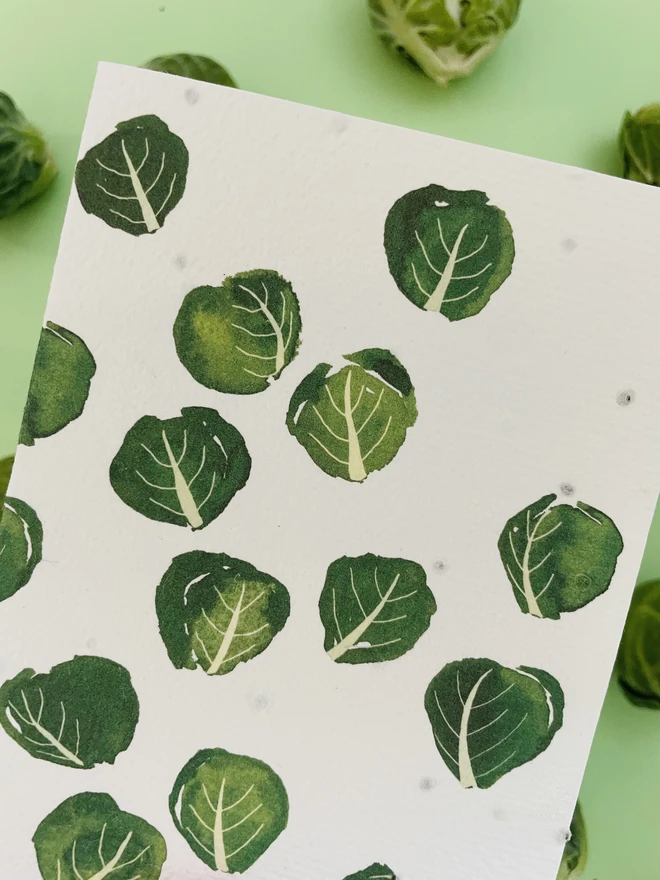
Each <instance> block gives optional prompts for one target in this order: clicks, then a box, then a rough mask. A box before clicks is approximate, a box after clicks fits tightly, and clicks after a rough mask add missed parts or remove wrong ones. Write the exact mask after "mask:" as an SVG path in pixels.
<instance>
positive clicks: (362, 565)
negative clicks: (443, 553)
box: [319, 553, 437, 663]
mask: <svg viewBox="0 0 660 880" xmlns="http://www.w3.org/2000/svg"><path fill="white" fill-rule="evenodd" d="M319 611H320V613H321V621H322V623H323V626H324V628H325V645H324V647H325V650H326V653H327V655H328V657H330V659H331V660H334V661H335V663H378V662H380V661H382V660H395V659H396V658H397V657H401V656H403V654H405V653H406V652H407V651H410V649H411V648H413V647H414V646H415V645H416V644H417V641H418V640H419V639H420V638H421V636H422V635H423V634H424V633H425V632H426V630H427V629H428V628H429V626H430V624H431V617H432V616H433V615H434V614H435V612H436V611H437V605H436V602H435V598H434V596H433V593H432V592H431V590H430V589H429V587H428V585H427V583H426V573H425V571H424V569H423V568H422V566H421V565H418V563H416V562H411V561H410V560H409V559H390V558H387V557H385V556H375V555H374V554H373V553H367V554H366V555H365V556H358V557H348V556H343V557H342V558H341V559H337V560H336V561H335V562H333V563H332V565H331V566H330V567H329V568H328V573H327V576H326V579H325V585H324V587H323V592H322V593H321V598H320V600H319Z"/></svg>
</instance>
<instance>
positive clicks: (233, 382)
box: [174, 269, 302, 394]
mask: <svg viewBox="0 0 660 880" xmlns="http://www.w3.org/2000/svg"><path fill="white" fill-rule="evenodd" d="M301 327H302V325H301V321H300V307H299V304H298V297H297V296H296V294H295V293H294V291H293V288H292V287H291V284H290V283H289V282H288V281H287V280H286V279H284V278H282V276H281V275H279V274H278V273H277V272H274V271H273V270H272V269H253V270H251V271H249V272H239V273H238V274H237V275H233V276H231V277H229V278H225V280H224V281H223V282H222V285H221V286H220V287H196V288H195V289H194V290H191V291H190V293H189V294H188V295H187V296H186V298H185V299H184V301H183V305H182V306H181V309H180V310H179V314H178V315H177V318H176V321H175V323H174V341H175V344H176V350H177V354H178V355H179V360H180V361H181V363H182V364H183V365H184V367H185V368H186V369H187V370H188V372H189V373H190V374H191V376H192V377H193V378H194V379H196V380H197V381H198V382H200V383H201V384H202V385H205V386H206V387H207V388H213V389H214V390H215V391H225V392H228V393H230V394H256V393H257V392H258V391H264V390H265V389H266V388H268V386H269V384H270V383H271V382H272V381H274V380H275V379H277V378H279V376H280V375H281V373H282V370H283V369H284V368H285V367H286V366H287V365H288V364H290V363H291V361H292V360H293V359H294V357H295V356H296V353H297V351H298V345H299V343H300V332H301Z"/></svg>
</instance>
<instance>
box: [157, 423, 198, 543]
mask: <svg viewBox="0 0 660 880" xmlns="http://www.w3.org/2000/svg"><path fill="white" fill-rule="evenodd" d="M162 433H163V444H164V445H165V452H166V453H167V458H168V460H169V462H170V467H171V468H172V472H173V473H174V488H175V489H176V496H177V498H178V499H179V504H180V505H181V512H182V513H183V515H184V516H185V518H186V519H187V520H188V522H189V523H190V525H191V527H192V528H193V529H200V528H201V527H202V526H203V525H204V520H203V519H202V518H201V516H200V515H199V510H198V509H197V505H196V504H195V499H194V498H193V495H192V492H191V491H190V486H189V485H188V483H186V479H185V477H184V476H183V474H182V473H181V468H180V467H179V462H178V461H177V460H176V458H175V457H174V453H173V452H172V447H171V446H170V442H169V440H168V439H167V434H166V433H165V431H164V430H163V432H162Z"/></svg>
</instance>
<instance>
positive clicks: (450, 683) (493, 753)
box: [424, 659, 564, 788]
mask: <svg viewBox="0 0 660 880" xmlns="http://www.w3.org/2000/svg"><path fill="white" fill-rule="evenodd" d="M424 706H425V708H426V713H427V715H428V717H429V721H430V722H431V728H432V730H433V736H434V738H435V743H436V747H437V749H438V752H439V753H440V756H441V757H442V760H443V761H444V762H445V764H446V765H447V767H448V768H449V770H450V771H451V772H452V773H453V774H454V776H455V777H456V779H458V781H459V782H460V784H461V785H462V786H463V788H490V787H491V785H494V784H495V783H496V782H497V781H498V780H499V779H501V778H502V777H503V776H505V775H506V774H507V773H509V772H510V771H511V770H513V769H515V768H516V767H520V766H522V765H523V764H526V763H527V762H528V761H531V760H533V759H534V758H536V757H537V756H538V755H540V754H541V752H543V751H545V749H547V747H548V746H549V745H550V743H551V742H552V739H553V737H554V735H555V733H557V731H558V730H559V729H560V727H561V726H562V724H563V718H564V693H563V691H562V689H561V686H560V684H559V682H558V681H557V679H555V678H553V676H552V675H550V674H549V673H548V672H544V671H543V670H542V669H533V668H531V667H528V666H520V667H518V668H517V669H509V668H507V667H506V666H500V664H499V663H496V662H495V661H494V660H485V659H478V660H474V659H467V660H459V661H456V662H454V663H448V664H447V665H446V666H445V667H444V669H442V670H441V671H440V672H439V673H438V674H437V675H436V676H435V678H434V679H433V680H432V681H431V683H430V685H429V686H428V688H427V690H426V696H425V698H424Z"/></svg>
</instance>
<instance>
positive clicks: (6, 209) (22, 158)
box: [0, 92, 57, 219]
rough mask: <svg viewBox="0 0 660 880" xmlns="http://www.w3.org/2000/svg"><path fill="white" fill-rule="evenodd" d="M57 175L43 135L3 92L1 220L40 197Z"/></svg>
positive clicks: (0, 101) (0, 113)
mask: <svg viewBox="0 0 660 880" xmlns="http://www.w3.org/2000/svg"><path fill="white" fill-rule="evenodd" d="M56 174H57V168H56V166H55V159H54V157H53V154H52V152H51V149H50V147H49V146H48V144H47V143H46V141H45V139H44V136H43V134H42V133H41V132H40V131H39V129H38V128H35V126H34V125H32V124H31V123H29V122H28V121H27V119H26V118H25V116H23V114H22V113H21V111H20V110H19V109H18V107H17V106H16V104H14V102H13V101H12V99H11V98H10V97H9V95H7V94H6V93H5V92H0V219H1V218H3V217H9V215H10V214H13V213H14V211H17V210H18V209H19V208H20V206H21V205H23V204H25V202H29V201H31V200H32V199H35V198H36V197H37V196H40V195H41V194H42V193H43V192H44V191H45V190H47V189H48V187H49V186H50V185H51V183H52V182H53V180H54V178H55V176H56Z"/></svg>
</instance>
